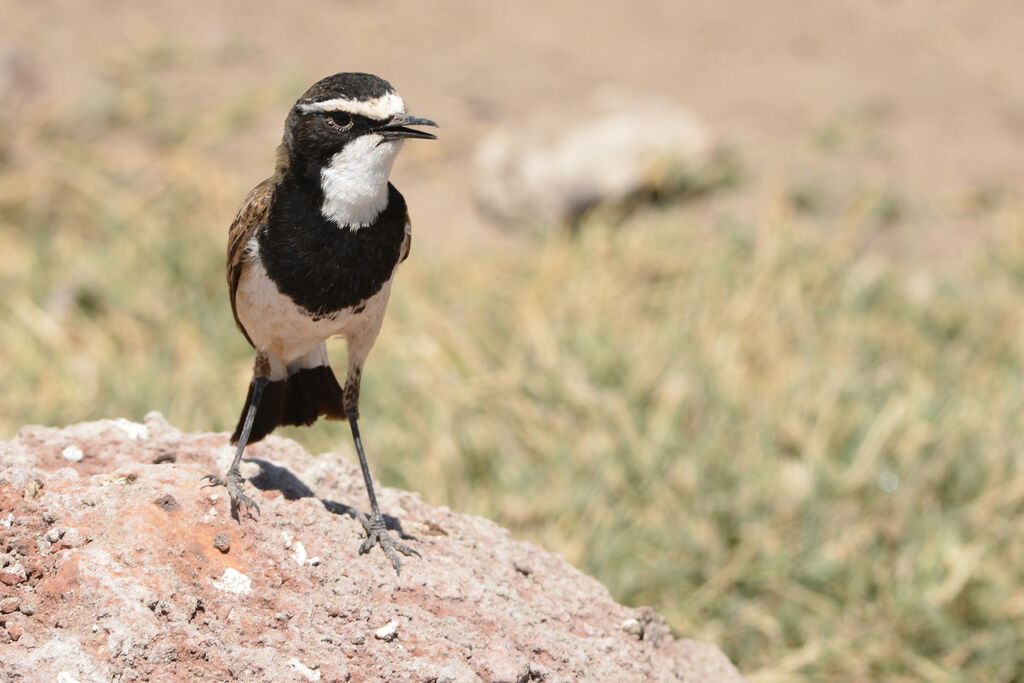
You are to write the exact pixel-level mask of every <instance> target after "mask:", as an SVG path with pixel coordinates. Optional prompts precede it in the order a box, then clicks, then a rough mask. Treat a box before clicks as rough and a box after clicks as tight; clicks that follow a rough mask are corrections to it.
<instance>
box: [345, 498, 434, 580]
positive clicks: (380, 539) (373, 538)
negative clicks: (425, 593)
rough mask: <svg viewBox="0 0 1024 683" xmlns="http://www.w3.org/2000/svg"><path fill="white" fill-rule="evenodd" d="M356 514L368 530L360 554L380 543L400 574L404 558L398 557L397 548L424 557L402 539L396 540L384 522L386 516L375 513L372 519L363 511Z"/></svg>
mask: <svg viewBox="0 0 1024 683" xmlns="http://www.w3.org/2000/svg"><path fill="white" fill-rule="evenodd" d="M356 515H357V516H358V517H359V522H360V523H361V524H362V525H363V529H365V530H366V540H365V541H363V542H362V544H361V545H360V546H359V554H360V555H365V554H366V553H368V552H370V551H371V550H373V546H375V545H380V549H381V550H383V551H384V554H385V555H386V556H387V558H388V559H389V560H391V566H392V567H394V568H395V573H396V574H398V575H401V574H402V560H401V558H399V557H398V554H397V553H396V552H395V551H396V550H397V551H398V552H399V553H402V554H403V555H405V556H407V557H408V556H410V555H415V556H416V557H422V555H420V553H419V551H417V550H416V549H415V548H410V547H409V546H407V545H406V544H404V543H402V542H401V541H397V540H395V538H394V537H393V536H392V535H391V534H390V533H389V532H388V529H387V526H386V525H385V524H384V518H383V517H381V516H380V515H374V516H373V518H371V519H367V518H366V516H365V515H363V514H362V513H361V512H356Z"/></svg>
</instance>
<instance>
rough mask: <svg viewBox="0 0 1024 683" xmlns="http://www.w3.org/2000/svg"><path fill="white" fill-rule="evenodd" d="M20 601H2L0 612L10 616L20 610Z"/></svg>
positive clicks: (10, 599)
mask: <svg viewBox="0 0 1024 683" xmlns="http://www.w3.org/2000/svg"><path fill="white" fill-rule="evenodd" d="M19 603H20V601H19V600H18V598H4V599H3V600H0V612H3V613H4V614H10V613H11V612H13V611H14V610H16V609H18V605H19Z"/></svg>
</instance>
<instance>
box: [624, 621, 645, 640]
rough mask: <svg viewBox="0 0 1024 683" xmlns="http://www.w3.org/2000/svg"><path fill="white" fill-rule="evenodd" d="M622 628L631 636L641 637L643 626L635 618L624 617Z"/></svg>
mask: <svg viewBox="0 0 1024 683" xmlns="http://www.w3.org/2000/svg"><path fill="white" fill-rule="evenodd" d="M622 630H623V631H625V632H626V633H628V634H629V635H631V636H636V637H637V638H642V637H643V635H644V627H643V625H641V623H640V622H639V621H637V620H636V619H632V618H630V619H626V620H625V621H623V622H622Z"/></svg>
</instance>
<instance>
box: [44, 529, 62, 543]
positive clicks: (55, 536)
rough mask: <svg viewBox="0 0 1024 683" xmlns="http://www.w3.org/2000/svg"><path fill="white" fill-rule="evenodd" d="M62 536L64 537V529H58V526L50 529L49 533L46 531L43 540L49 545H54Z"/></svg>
mask: <svg viewBox="0 0 1024 683" xmlns="http://www.w3.org/2000/svg"><path fill="white" fill-rule="evenodd" d="M63 535H64V528H63V527H59V526H55V527H53V528H52V529H50V530H49V531H47V532H46V533H45V534H43V538H44V539H46V540H47V541H49V542H50V543H56V542H57V541H59V540H60V537H61V536H63Z"/></svg>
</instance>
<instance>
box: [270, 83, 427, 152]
mask: <svg viewBox="0 0 1024 683" xmlns="http://www.w3.org/2000/svg"><path fill="white" fill-rule="evenodd" d="M410 126H434V127H436V126H437V124H436V123H434V122H433V121H431V120H430V119H425V118H420V117H417V116H410V115H409V114H406V113H405V103H404V102H403V101H402V98H401V97H400V96H399V95H398V93H397V92H395V89H394V88H392V87H391V84H390V83H388V82H387V81H385V80H384V79H382V78H378V77H377V76H373V75H371V74H364V73H340V74H335V75H333V76H328V77H327V78H324V79H323V80H320V81H318V82H316V83H314V84H313V85H312V86H311V87H310V88H309V90H307V91H306V92H305V94H304V95H303V96H302V97H300V98H299V100H298V101H297V102H296V103H295V106H294V107H292V110H291V112H289V114H288V120H287V122H286V124H285V135H284V144H285V147H286V148H287V150H288V152H289V155H290V156H291V157H292V158H293V160H294V159H295V158H296V157H300V158H303V159H305V160H308V161H310V162H313V163H314V164H318V165H320V166H325V165H328V164H330V163H331V160H332V159H333V158H335V156H336V155H338V154H340V153H342V152H344V151H346V150H347V151H348V154H347V156H351V157H355V156H359V157H365V158H366V161H367V163H372V162H374V160H375V159H376V160H379V161H382V162H383V161H387V162H388V165H389V166H390V161H392V160H393V159H394V156H395V155H396V154H397V153H398V150H399V148H400V147H401V142H402V141H403V140H405V139H406V138H424V139H428V140H432V139H436V137H437V136H436V135H433V134H431V133H427V132H425V131H422V130H418V129H416V128H411V127H410Z"/></svg>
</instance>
